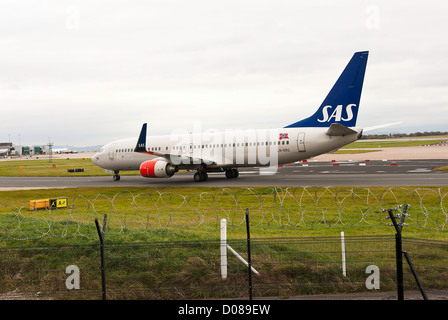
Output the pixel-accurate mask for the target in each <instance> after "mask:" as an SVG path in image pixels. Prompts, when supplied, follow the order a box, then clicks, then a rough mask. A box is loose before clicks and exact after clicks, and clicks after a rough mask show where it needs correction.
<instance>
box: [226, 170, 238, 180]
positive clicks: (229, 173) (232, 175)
mask: <svg viewBox="0 0 448 320" xmlns="http://www.w3.org/2000/svg"><path fill="white" fill-rule="evenodd" d="M239 175H240V173H239V172H238V169H228V170H226V178H227V179H234V178H238V176H239Z"/></svg>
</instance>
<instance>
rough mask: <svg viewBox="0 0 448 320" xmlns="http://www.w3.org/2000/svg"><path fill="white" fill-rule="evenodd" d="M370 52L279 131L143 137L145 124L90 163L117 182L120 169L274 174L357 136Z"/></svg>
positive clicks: (160, 174) (199, 176) (152, 174)
mask: <svg viewBox="0 0 448 320" xmlns="http://www.w3.org/2000/svg"><path fill="white" fill-rule="evenodd" d="M368 55H369V52H368V51H360V52H355V53H354V55H353V56H352V58H351V59H350V61H349V63H348V64H347V65H346V67H345V68H344V70H343V72H342V73H341V75H340V76H339V78H338V79H337V81H336V82H335V84H334V86H333V87H332V89H331V90H330V92H329V93H328V95H327V96H326V98H325V99H324V101H323V102H322V104H321V105H320V107H319V108H318V109H317V111H316V112H315V113H314V114H313V115H311V116H310V117H308V118H305V119H303V120H300V121H297V122H293V123H291V124H289V125H286V126H284V127H281V128H277V129H260V130H258V129H257V130H236V131H235V130H231V131H223V132H194V133H191V132H190V133H189V132H177V133H173V134H170V135H163V136H149V137H147V123H144V124H143V126H142V128H141V131H140V135H139V137H138V139H137V141H136V140H135V138H131V139H122V140H117V141H113V142H110V143H108V144H106V145H104V146H103V147H102V148H101V149H100V151H99V152H98V153H96V154H95V155H94V156H93V157H92V161H93V162H94V163H95V164H96V165H98V166H99V167H101V168H103V169H105V171H107V172H111V173H114V176H113V180H114V181H118V180H120V175H119V173H120V171H126V170H139V171H140V174H141V175H142V176H143V177H146V178H168V177H172V176H173V175H174V174H175V173H177V172H178V171H179V170H187V171H196V172H195V174H194V180H195V181H197V182H200V181H206V180H207V179H208V173H210V172H223V173H225V176H226V178H228V179H234V178H237V177H238V175H239V171H238V169H239V168H244V167H258V168H259V169H260V173H261V174H274V173H275V172H276V170H277V168H278V166H279V165H283V164H288V163H293V162H298V161H302V160H306V159H309V158H312V157H315V156H317V155H320V154H324V153H327V152H331V151H334V150H337V149H339V148H340V147H342V146H344V145H347V144H349V143H352V142H354V141H356V140H358V139H360V138H361V136H362V133H363V129H362V128H357V127H356V120H357V116H358V110H359V104H360V99H361V92H362V87H363V82H364V75H365V70H366V65H367V59H368Z"/></svg>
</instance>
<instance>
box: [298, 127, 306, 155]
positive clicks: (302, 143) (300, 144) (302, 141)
mask: <svg viewBox="0 0 448 320" xmlns="http://www.w3.org/2000/svg"><path fill="white" fill-rule="evenodd" d="M297 148H298V149H299V152H306V148H305V132H299V136H298V137H297Z"/></svg>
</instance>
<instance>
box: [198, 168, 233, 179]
mask: <svg viewBox="0 0 448 320" xmlns="http://www.w3.org/2000/svg"><path fill="white" fill-rule="evenodd" d="M238 176H239V172H238V169H227V170H226V178H227V179H235V178H238ZM207 179H208V174H207V172H204V171H200V170H198V171H197V172H196V173H195V174H194V181H196V182H201V181H207Z"/></svg>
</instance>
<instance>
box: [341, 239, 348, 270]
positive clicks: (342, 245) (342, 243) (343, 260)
mask: <svg viewBox="0 0 448 320" xmlns="http://www.w3.org/2000/svg"><path fill="white" fill-rule="evenodd" d="M341 248H342V275H343V276H344V277H346V276H347V270H346V266H345V239H344V231H341Z"/></svg>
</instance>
